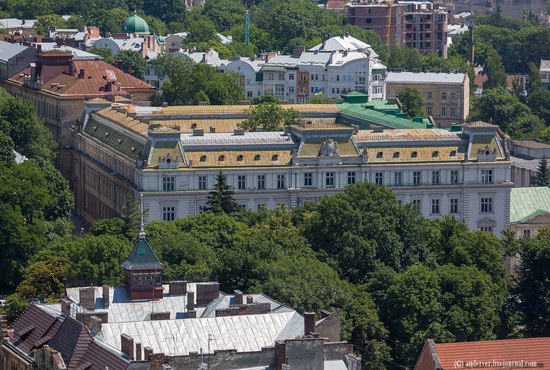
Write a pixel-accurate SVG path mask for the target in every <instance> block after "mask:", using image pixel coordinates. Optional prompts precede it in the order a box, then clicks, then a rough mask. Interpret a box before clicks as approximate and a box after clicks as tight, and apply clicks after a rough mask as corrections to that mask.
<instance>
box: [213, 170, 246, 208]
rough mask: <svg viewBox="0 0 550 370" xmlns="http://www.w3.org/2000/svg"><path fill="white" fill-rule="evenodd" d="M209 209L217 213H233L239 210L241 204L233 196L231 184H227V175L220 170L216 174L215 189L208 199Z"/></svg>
mask: <svg viewBox="0 0 550 370" xmlns="http://www.w3.org/2000/svg"><path fill="white" fill-rule="evenodd" d="M206 205H207V206H208V207H207V210H208V211H209V212H213V213H215V214H217V215H220V214H222V213H225V214H227V215H231V214H233V213H235V212H237V211H238V210H239V205H238V204H237V202H236V201H235V198H234V197H233V190H232V189H231V186H229V185H227V177H226V176H225V175H224V174H223V173H222V171H220V173H218V175H217V176H216V184H214V189H213V190H212V191H211V192H210V194H209V195H208V199H207V200H206Z"/></svg>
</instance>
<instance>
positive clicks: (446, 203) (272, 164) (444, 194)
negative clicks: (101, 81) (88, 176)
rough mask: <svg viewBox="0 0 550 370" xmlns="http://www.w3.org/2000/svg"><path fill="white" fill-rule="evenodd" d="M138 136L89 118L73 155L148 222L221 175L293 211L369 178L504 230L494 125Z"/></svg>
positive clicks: (246, 194)
mask: <svg viewBox="0 0 550 370" xmlns="http://www.w3.org/2000/svg"><path fill="white" fill-rule="evenodd" d="M133 114H134V115H136V113H135V112H134V113H133ZM137 116H139V113H137ZM155 116H159V115H158V114H156V115H155ZM173 117H174V112H173V111H172V116H171V118H173ZM157 122H158V121H157ZM134 127H135V126H134ZM140 130H141V129H140ZM103 131H105V132H103ZM107 132H109V133H110V135H111V136H112V135H120V136H117V137H120V139H119V141H118V143H119V144H120V143H121V142H128V141H130V142H131V144H127V145H133V146H132V151H131V152H128V149H125V150H126V152H125V153H123V152H121V151H117V150H114V147H116V146H117V145H118V144H116V141H114V140H115V138H111V139H104V138H105V137H106V136H107V137H109V136H110V135H106V133H107ZM143 134H144V133H141V134H137V133H135V132H130V131H129V130H128V129H127V128H125V127H123V126H119V125H117V124H116V122H113V121H110V120H108V119H104V118H102V117H101V116H97V115H95V114H92V116H91V119H88V120H87V123H86V124H85V125H84V128H83V130H82V134H80V140H79V141H78V142H79V145H78V146H77V150H78V151H80V152H82V153H83V154H85V155H86V156H87V157H89V158H93V160H94V161H96V162H97V163H98V168H100V167H101V168H107V170H106V171H105V170H104V171H105V176H113V175H112V174H111V175H109V173H110V172H111V171H112V170H113V171H114V172H115V173H117V174H118V178H120V177H125V178H126V181H128V182H129V183H131V184H133V185H132V186H131V189H132V191H133V192H135V193H136V194H137V193H138V192H139V193H142V194H143V196H144V203H145V208H146V209H148V213H147V217H148V220H149V221H150V220H165V221H170V220H173V219H175V218H179V217H185V216H188V215H193V214H197V213H199V212H201V211H203V210H204V207H205V205H206V200H207V197H208V193H209V191H211V189H212V188H213V187H214V185H215V181H216V180H215V178H216V175H217V174H218V173H219V171H220V170H221V171H223V173H224V174H225V175H226V176H227V181H228V184H229V185H231V186H232V187H233V188H234V192H235V199H236V200H237V202H238V203H239V204H240V205H241V207H244V208H248V209H253V210H256V209H259V208H260V207H264V206H265V207H268V208H271V209H272V208H275V207H277V206H285V207H289V208H292V207H296V206H299V205H302V204H304V203H305V202H308V201H317V200H319V199H320V198H321V197H322V196H325V195H330V194H335V193H337V192H339V191H342V190H343V189H345V187H346V186H348V185H349V184H353V183H357V182H360V181H369V182H373V183H376V184H379V185H383V186H387V187H389V188H391V189H392V190H393V191H395V193H396V196H397V198H398V200H399V201H400V202H403V203H412V204H414V205H416V206H417V207H418V208H419V209H420V211H421V212H422V214H423V215H424V216H426V217H428V218H440V217H442V216H443V215H446V214H449V215H451V216H453V217H455V218H457V219H459V220H462V221H464V222H465V223H466V224H467V225H468V227H469V228H471V229H473V230H481V231H489V232H494V233H497V234H499V233H500V232H501V231H502V230H503V229H504V228H506V227H507V226H508V224H509V205H510V189H511V187H512V185H513V184H512V183H511V181H510V177H511V165H510V158H509V153H508V148H507V145H508V144H507V142H506V140H505V139H504V138H501V137H500V136H499V134H498V133H497V127H496V126H492V125H488V124H484V123H473V124H468V125H467V126H465V128H464V130H463V131H462V132H449V131H446V130H442V129H415V130H410V129H404V130H387V131H384V132H374V131H370V130H366V131H361V130H359V131H357V130H356V129H354V128H352V127H349V126H344V125H338V124H305V125H297V126H293V127H292V129H291V130H289V131H287V132H284V133H283V132H246V133H244V134H243V133H237V132H235V133H203V132H197V133H195V134H190V133H181V132H178V131H175V130H173V129H168V128H166V127H164V126H161V127H160V128H155V129H152V130H151V129H149V131H148V133H147V137H144V136H143ZM140 136H141V137H140ZM109 140H111V141H109ZM101 142H103V143H101ZM142 151H143V152H142ZM137 153H142V156H139V155H137ZM136 155H137V158H132V157H135V156H136ZM99 164H101V165H99Z"/></svg>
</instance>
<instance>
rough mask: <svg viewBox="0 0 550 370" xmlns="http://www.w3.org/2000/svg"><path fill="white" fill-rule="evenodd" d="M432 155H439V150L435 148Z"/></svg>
mask: <svg viewBox="0 0 550 370" xmlns="http://www.w3.org/2000/svg"><path fill="white" fill-rule="evenodd" d="M432 157H433V158H435V157H439V152H438V151H437V150H434V151H433V152H432Z"/></svg>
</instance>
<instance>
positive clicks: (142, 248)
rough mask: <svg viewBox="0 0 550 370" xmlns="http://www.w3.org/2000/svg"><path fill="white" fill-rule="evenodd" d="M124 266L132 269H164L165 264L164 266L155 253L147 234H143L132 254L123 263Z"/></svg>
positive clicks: (126, 268)
mask: <svg viewBox="0 0 550 370" xmlns="http://www.w3.org/2000/svg"><path fill="white" fill-rule="evenodd" d="M122 268H123V269H125V270H132V271H139V270H164V266H162V264H161V263H160V262H159V260H158V258H157V256H155V254H154V253H153V250H152V249H151V246H150V245H149V243H148V242H147V239H146V238H145V236H141V235H140V237H139V238H138V240H137V242H136V245H134V248H133V249H132V251H131V252H130V255H129V256H128V258H126V261H124V263H123V264H122Z"/></svg>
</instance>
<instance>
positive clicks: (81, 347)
mask: <svg viewBox="0 0 550 370" xmlns="http://www.w3.org/2000/svg"><path fill="white" fill-rule="evenodd" d="M71 320H72V319H71ZM78 323H79V324H80V325H81V329H80V335H79V336H78V341H77V342H76V346H75V349H74V352H73V356H72V358H71V362H70V363H69V365H68V368H69V369H74V368H77V367H78V365H79V362H80V360H81V359H82V357H83V356H84V355H85V354H86V351H87V349H88V346H89V345H90V343H91V342H92V341H93V339H92V336H91V334H90V332H89V330H88V328H86V326H85V325H82V323H81V322H78Z"/></svg>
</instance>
